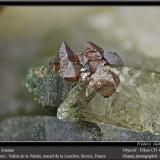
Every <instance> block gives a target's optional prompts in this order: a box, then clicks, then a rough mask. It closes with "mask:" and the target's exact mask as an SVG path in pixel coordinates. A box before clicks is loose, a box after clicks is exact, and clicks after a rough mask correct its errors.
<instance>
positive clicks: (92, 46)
mask: <svg viewBox="0 0 160 160" xmlns="http://www.w3.org/2000/svg"><path fill="white" fill-rule="evenodd" d="M85 45H86V49H89V50H92V51H97V52H99V53H101V54H102V53H103V52H104V50H103V49H102V48H101V47H99V46H97V45H96V44H95V43H93V42H91V41H85Z"/></svg>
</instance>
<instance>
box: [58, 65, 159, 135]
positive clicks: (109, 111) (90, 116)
mask: <svg viewBox="0 0 160 160" xmlns="http://www.w3.org/2000/svg"><path fill="white" fill-rule="evenodd" d="M118 70H119V71H120V73H121V77H122V79H123V80H122V81H121V83H120V85H119V87H118V88H117V91H116V92H115V93H114V94H113V95H112V96H111V97H109V98H103V97H102V96H101V95H100V94H98V93H96V94H95V95H94V96H93V97H92V98H91V99H90V100H89V101H88V97H86V96H84V95H85V92H86V89H85V87H81V85H79V86H76V87H74V88H73V89H72V90H71V91H70V93H69V95H68V97H67V98H66V99H65V100H64V102H63V103H62V104H61V105H60V107H59V108H58V113H57V117H58V118H59V119H61V120H65V121H66V120H70V121H74V120H79V119H81V120H85V121H89V122H94V123H97V124H101V123H102V124H111V125H115V126H119V127H124V128H128V129H131V130H135V131H142V132H145V131H149V132H151V133H154V134H160V125H159V124H160V99H159V95H160V73H159V72H150V71H146V70H142V69H139V70H138V69H133V68H129V67H126V66H124V67H119V68H118ZM78 93H79V94H78ZM81 93H84V94H83V96H81V95H82V94H81ZM73 96H74V99H72V98H73ZM82 101H83V103H81V102H82Z"/></svg>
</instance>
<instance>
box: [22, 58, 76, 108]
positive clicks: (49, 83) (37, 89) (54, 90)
mask: <svg viewBox="0 0 160 160" xmlns="http://www.w3.org/2000/svg"><path fill="white" fill-rule="evenodd" d="M50 62H51V60H49V61H48V62H47V63H46V64H44V65H42V66H40V67H35V68H33V69H30V70H29V73H28V75H27V78H26V83H25V86H26V87H27V89H28V91H29V92H31V93H32V94H33V96H34V100H36V101H38V103H40V104H42V106H52V107H55V108H57V107H59V105H60V104H61V103H62V101H63V100H64V99H65V97H66V96H67V94H68V92H69V91H70V90H71V88H73V86H74V85H73V84H69V83H68V82H66V81H64V80H63V79H62V78H60V76H59V75H58V74H55V73H54V72H53V71H52V69H51V67H50Z"/></svg>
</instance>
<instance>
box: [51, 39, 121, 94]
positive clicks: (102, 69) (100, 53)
mask: <svg viewBox="0 0 160 160" xmlns="http://www.w3.org/2000/svg"><path fill="white" fill-rule="evenodd" d="M122 64H123V63H122V60H121V58H120V57H119V55H118V54H117V53H116V52H108V53H107V52H104V50H103V49H102V48H101V47H99V46H97V45H96V44H94V43H93V42H90V41H86V47H85V51H84V52H83V53H81V54H75V53H74V52H73V51H72V49H71V48H70V47H69V46H68V45H67V43H66V42H62V44H61V47H60V50H59V57H57V58H56V59H55V60H54V62H53V65H52V67H53V69H54V70H55V71H56V72H58V73H59V74H60V77H62V78H63V79H65V80H66V81H69V82H81V83H83V84H84V85H85V86H86V87H87V89H88V90H89V91H90V92H99V93H100V94H101V95H102V96H104V97H109V96H111V95H112V94H113V93H114V92H115V91H116V88H117V87H118V85H119V83H120V79H119V74H118V72H117V71H116V70H115V69H113V66H114V65H122Z"/></svg>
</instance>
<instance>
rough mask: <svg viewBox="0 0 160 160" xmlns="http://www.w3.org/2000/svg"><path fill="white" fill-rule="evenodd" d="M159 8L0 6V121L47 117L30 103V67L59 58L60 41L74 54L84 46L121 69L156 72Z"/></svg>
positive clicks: (159, 59)
mask: <svg viewBox="0 0 160 160" xmlns="http://www.w3.org/2000/svg"><path fill="white" fill-rule="evenodd" d="M159 18H160V8H158V7H107V6H106V7H87V6H83V7H76V6H74V7H56V6H54V7H3V8H1V9H0V120H1V121H3V120H7V119H8V118H11V117H21V116H32V117H34V116H35V115H52V112H51V111H49V110H48V109H45V108H43V107H42V106H40V105H38V104H37V103H36V102H34V101H33V98H32V95H30V94H29V93H28V91H27V89H26V88H25V87H24V80H25V77H26V74H27V73H28V70H29V68H31V67H33V66H37V65H39V64H42V63H43V62H44V61H45V60H46V59H48V57H53V58H54V57H55V55H57V54H58V50H59V47H60V44H61V42H62V41H63V40H65V41H66V42H67V43H68V44H69V45H70V47H71V48H73V50H74V51H75V52H82V51H83V50H84V43H83V42H84V41H85V40H90V41H93V42H95V43H97V44H98V45H99V46H101V47H102V48H104V49H105V50H106V51H107V50H108V51H109V50H114V51H117V52H118V53H119V55H120V56H121V58H122V60H123V61H124V64H125V65H127V66H131V67H135V68H145V69H148V70H155V71H160V63H159V62H160V44H159V42H160V22H159Z"/></svg>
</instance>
